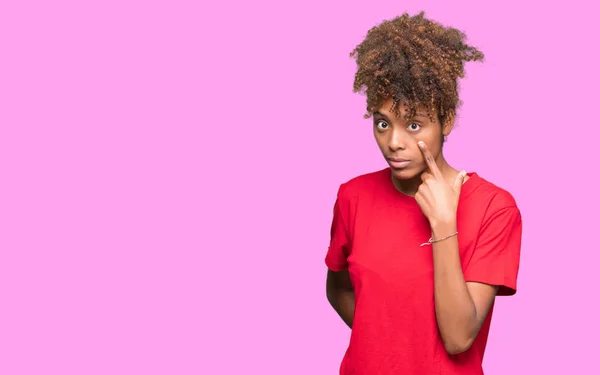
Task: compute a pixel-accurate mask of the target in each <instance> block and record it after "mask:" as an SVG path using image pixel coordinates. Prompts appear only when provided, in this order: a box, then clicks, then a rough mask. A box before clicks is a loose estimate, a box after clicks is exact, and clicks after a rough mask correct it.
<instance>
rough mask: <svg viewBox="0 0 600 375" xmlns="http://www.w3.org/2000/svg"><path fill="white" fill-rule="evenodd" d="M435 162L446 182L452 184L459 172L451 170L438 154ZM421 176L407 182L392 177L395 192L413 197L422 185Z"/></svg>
mask: <svg viewBox="0 0 600 375" xmlns="http://www.w3.org/2000/svg"><path fill="white" fill-rule="evenodd" d="M435 162H436V163H437V166H438V168H439V169H440V171H441V172H442V175H443V176H444V178H445V179H446V180H447V181H449V182H452V181H453V180H454V179H455V178H456V175H457V174H458V173H459V171H458V170H456V169H454V168H452V167H451V166H450V165H449V164H448V162H447V161H446V159H444V156H443V155H441V154H440V156H439V158H438V159H437V160H436V161H435ZM423 172H425V171H423ZM421 174H423V173H419V174H418V175H416V176H415V177H413V178H411V179H408V180H399V179H397V178H396V177H394V176H393V175H392V182H393V183H394V186H395V187H396V190H398V191H399V192H401V193H402V194H406V195H410V196H414V195H415V194H416V193H417V190H418V189H419V185H421V184H422V183H423V181H422V180H421Z"/></svg>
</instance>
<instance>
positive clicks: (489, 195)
mask: <svg viewBox="0 0 600 375" xmlns="http://www.w3.org/2000/svg"><path fill="white" fill-rule="evenodd" d="M475 182H476V183H475V184H474V186H473V188H472V191H471V194H470V197H469V200H470V201H471V202H470V203H471V207H472V208H473V209H474V210H476V211H478V212H480V215H481V217H482V222H481V225H483V226H487V225H489V224H492V223H501V222H511V223H520V222H521V211H520V209H519V206H518V203H517V200H516V198H515V196H514V195H513V194H512V193H511V192H510V191H508V190H507V189H506V188H504V187H502V186H500V185H498V184H496V183H494V182H491V181H489V180H487V179H485V178H483V177H481V176H478V175H477V174H475ZM474 206H475V207H474Z"/></svg>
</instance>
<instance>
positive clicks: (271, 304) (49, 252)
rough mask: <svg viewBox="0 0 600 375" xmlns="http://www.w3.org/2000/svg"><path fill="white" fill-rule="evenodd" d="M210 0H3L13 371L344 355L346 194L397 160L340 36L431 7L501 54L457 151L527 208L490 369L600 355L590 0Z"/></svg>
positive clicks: (475, 88) (476, 81) (467, 93)
mask: <svg viewBox="0 0 600 375" xmlns="http://www.w3.org/2000/svg"><path fill="white" fill-rule="evenodd" d="M203 3H206V2H202V1H200V2H192V1H189V2H182V1H162V2H158V1H145V2H142V1H138V2H132V1H127V2H123V1H121V2H116V1H112V2H107V1H93V2H92V1H85V2H84V1H52V2H49V1H48V2H42V1H38V2H32V1H18V2H17V1H12V2H9V1H5V2H2V5H0V50H1V56H2V57H1V58H0V68H1V69H0V176H1V183H0V192H1V194H0V218H1V219H0V374H3V375H17V374H61V375H67V374H145V375H149V374H335V373H337V371H338V367H339V363H340V361H341V358H342V355H343V353H344V350H345V348H346V345H347V340H348V337H349V330H348V329H347V328H346V327H345V326H344V325H343V323H342V321H341V319H339V318H338V317H337V316H336V315H335V313H334V312H333V310H332V309H331V308H330V306H329V305H328V303H327V301H326V299H325V289H324V287H325V272H326V268H325V265H324V262H323V260H324V256H325V251H326V248H327V244H328V239H329V237H328V235H329V224H330V220H331V213H332V205H333V199H334V196H335V192H336V190H337V187H338V186H339V184H340V183H341V182H344V181H346V180H347V179H349V178H351V177H353V176H355V175H357V174H361V173H365V172H369V171H373V170H376V169H379V168H382V167H384V163H383V160H382V158H381V157H380V155H379V154H378V151H377V149H376V146H375V143H374V141H373V139H372V134H371V125H370V123H369V121H368V120H364V119H363V118H362V117H361V116H362V115H363V113H364V108H365V102H364V97H362V96H360V95H356V94H353V93H352V90H351V89H352V79H353V73H354V69H355V66H354V62H353V61H352V60H351V59H350V58H349V56H348V54H349V53H350V51H351V50H352V48H354V46H355V45H356V44H358V43H359V42H360V41H361V40H362V38H363V37H364V35H365V34H366V31H367V30H368V29H369V28H370V27H371V26H373V25H375V24H377V23H379V22H380V21H381V20H383V19H387V18H392V17H394V16H396V15H399V14H401V13H402V12H404V11H409V12H411V13H415V12H418V11H419V10H421V9H423V10H425V11H426V12H427V15H428V16H429V17H431V18H433V19H436V20H438V21H441V22H442V23H445V24H451V25H453V26H456V27H459V28H460V29H462V30H464V31H465V32H467V34H468V35H469V41H470V42H471V43H472V44H474V45H476V46H478V47H480V48H481V49H482V50H483V51H484V52H485V54H486V57H487V61H486V62H485V63H484V64H471V65H469V66H468V78H467V79H466V80H465V81H463V83H462V98H463V100H464V102H465V104H464V106H463V108H462V110H461V111H460V113H459V115H460V117H459V123H458V128H457V129H456V131H455V133H453V134H452V136H451V137H450V140H449V143H448V144H447V149H446V154H447V157H448V159H449V160H450V161H451V162H452V163H453V165H454V166H456V167H457V168H465V169H468V170H470V171H477V172H478V173H479V174H480V175H481V176H483V177H484V178H487V179H489V180H491V181H492V182H495V183H497V184H498V185H500V186H502V187H505V188H507V189H508V190H510V191H511V192H512V193H513V194H514V196H515V197H516V198H517V200H518V203H519V205H520V207H521V209H522V212H523V217H524V225H525V227H524V228H525V232H524V237H523V255H522V264H521V273H520V278H519V292H518V294H517V295H516V296H515V297H511V298H502V299H501V300H500V301H499V302H498V305H497V309H496V312H495V317H494V322H493V325H492V331H491V336H490V341H489V346H488V351H487V354H486V357H485V361H484V366H485V370H486V375H504V374H514V375H519V374H599V373H600V365H599V362H598V353H597V351H598V343H597V339H598V335H599V334H600V330H599V327H598V316H599V313H600V310H599V308H598V305H597V304H596V299H597V296H598V283H599V281H600V276H599V275H600V273H599V272H598V261H599V260H600V255H599V254H600V253H599V251H600V245H599V244H600V240H598V239H597V237H596V236H597V235H598V233H599V231H598V223H599V219H598V212H599V209H600V207H599V206H600V205H599V202H598V185H597V182H596V177H597V176H596V175H597V173H598V168H597V159H598V153H597V145H598V138H599V136H600V131H599V130H598V126H599V121H598V113H597V110H598V94H597V92H598V87H599V86H600V79H599V78H598V71H597V67H598V66H599V64H600V59H599V57H598V51H597V46H598V41H597V36H598V35H600V28H599V27H598V20H597V15H598V8H597V6H596V5H591V4H593V2H592V1H588V2H583V1H569V2H566V1H561V2H556V3H554V4H551V3H550V2H547V1H543V2H542V1H537V2H531V1H530V2H527V1H503V2H494V3H489V2H482V1H453V2H447V1H444V2H442V1H403V2H398V1H369V2H367V1H363V2H347V1H329V2H324V1H314V0H310V1H302V2H293V3H292V2H282V1H278V2H276V1H271V2H266V1H261V2H242V1H238V2H237V3H231V2H211V3H210V4H205V5H198V4H203ZM593 163H594V164H593Z"/></svg>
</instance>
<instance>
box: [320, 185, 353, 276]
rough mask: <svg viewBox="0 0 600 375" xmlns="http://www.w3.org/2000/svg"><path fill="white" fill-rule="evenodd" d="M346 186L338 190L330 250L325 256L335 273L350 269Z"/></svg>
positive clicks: (334, 207)
mask: <svg viewBox="0 0 600 375" xmlns="http://www.w3.org/2000/svg"><path fill="white" fill-rule="evenodd" d="M343 188H344V185H341V186H340V188H339V189H338V193H337V198H336V200H335V204H334V206H333V219H332V221H331V231H330V241H329V249H328V250H327V254H326V256H325V264H326V265H327V267H328V268H329V269H330V270H332V271H334V272H339V271H342V270H345V269H347V268H348V261H347V258H348V255H349V253H350V246H351V245H350V238H349V236H348V233H349V230H348V227H347V226H346V223H348V220H347V217H348V204H347V198H346V197H345V196H344V194H343Z"/></svg>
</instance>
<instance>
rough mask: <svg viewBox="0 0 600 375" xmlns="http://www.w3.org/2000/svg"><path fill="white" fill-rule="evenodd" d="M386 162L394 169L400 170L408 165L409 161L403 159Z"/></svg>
mask: <svg viewBox="0 0 600 375" xmlns="http://www.w3.org/2000/svg"><path fill="white" fill-rule="evenodd" d="M388 162H389V163H390V166H391V167H392V168H394V169H402V168H406V167H408V166H409V165H410V160H408V159H403V158H388Z"/></svg>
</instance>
